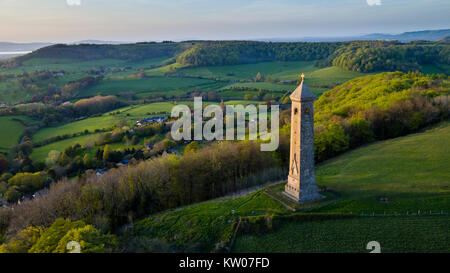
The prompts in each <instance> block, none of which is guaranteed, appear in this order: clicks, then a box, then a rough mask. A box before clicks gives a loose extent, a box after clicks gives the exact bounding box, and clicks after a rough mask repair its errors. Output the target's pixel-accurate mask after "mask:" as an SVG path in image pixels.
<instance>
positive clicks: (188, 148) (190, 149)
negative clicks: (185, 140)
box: [184, 141, 200, 154]
mask: <svg viewBox="0 0 450 273" xmlns="http://www.w3.org/2000/svg"><path fill="white" fill-rule="evenodd" d="M199 148H200V147H199V146H198V143H197V142H196V141H192V142H191V143H189V144H188V145H186V147H185V148H184V153H185V154H188V153H191V152H195V151H198V150H199Z"/></svg>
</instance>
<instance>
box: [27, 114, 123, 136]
mask: <svg viewBox="0 0 450 273" xmlns="http://www.w3.org/2000/svg"><path fill="white" fill-rule="evenodd" d="M118 122H119V118H118V117H116V116H109V115H103V116H100V117H93V118H87V119H83V120H79V121H74V122H71V123H66V124H63V125H61V126H55V127H47V128H43V129H41V130H39V131H38V132H37V133H36V134H35V135H34V136H33V141H34V142H39V141H42V140H45V139H48V138H51V137H56V136H62V135H66V134H69V135H71V134H75V133H80V132H83V131H84V130H89V131H90V132H93V131H95V130H96V129H108V128H109V127H111V126H113V125H115V124H117V123H118Z"/></svg>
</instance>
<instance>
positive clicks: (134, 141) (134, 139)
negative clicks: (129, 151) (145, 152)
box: [131, 135, 139, 145]
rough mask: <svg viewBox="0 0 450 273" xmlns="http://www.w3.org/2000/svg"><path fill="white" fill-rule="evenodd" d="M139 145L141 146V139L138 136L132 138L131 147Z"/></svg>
mask: <svg viewBox="0 0 450 273" xmlns="http://www.w3.org/2000/svg"><path fill="white" fill-rule="evenodd" d="M138 144H139V137H138V136H136V135H134V136H133V137H132V138H131V145H138Z"/></svg>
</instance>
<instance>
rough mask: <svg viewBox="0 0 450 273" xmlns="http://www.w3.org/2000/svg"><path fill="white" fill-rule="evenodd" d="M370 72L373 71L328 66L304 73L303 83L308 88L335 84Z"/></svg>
mask: <svg viewBox="0 0 450 273" xmlns="http://www.w3.org/2000/svg"><path fill="white" fill-rule="evenodd" d="M370 74H373V73H361V72H355V71H348V70H345V69H343V68H340V67H337V66H330V67H326V68H322V69H317V70H315V71H312V72H310V73H305V76H306V78H305V83H306V85H308V87H310V88H311V87H319V86H335V85H339V84H342V83H344V82H346V81H349V80H351V79H354V78H357V77H362V76H366V75H370Z"/></svg>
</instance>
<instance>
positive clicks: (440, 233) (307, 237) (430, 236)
mask: <svg viewBox="0 0 450 273" xmlns="http://www.w3.org/2000/svg"><path fill="white" fill-rule="evenodd" d="M449 230H450V216H399V217H358V218H352V219H338V220H322V221H304V222H300V221H294V222H284V223H282V224H281V226H280V227H279V229H277V230H276V232H272V233H268V234H264V235H258V236H256V235H243V236H240V237H238V239H237V240H236V242H235V244H234V246H233V248H232V251H233V252H245V253H263V252H280V253H286V252H290V253H292V252H303V253H306V252H310V253H311V252H313V253H317V252H327V253H343V252H344V253H345V252H348V253H368V252H370V250H367V249H366V246H367V243H368V242H370V241H377V242H379V243H380V245H381V252H382V253H389V252H394V253H402V252H403V253H404V252H448V251H450V247H449V245H448V241H449V239H450V232H449Z"/></svg>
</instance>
